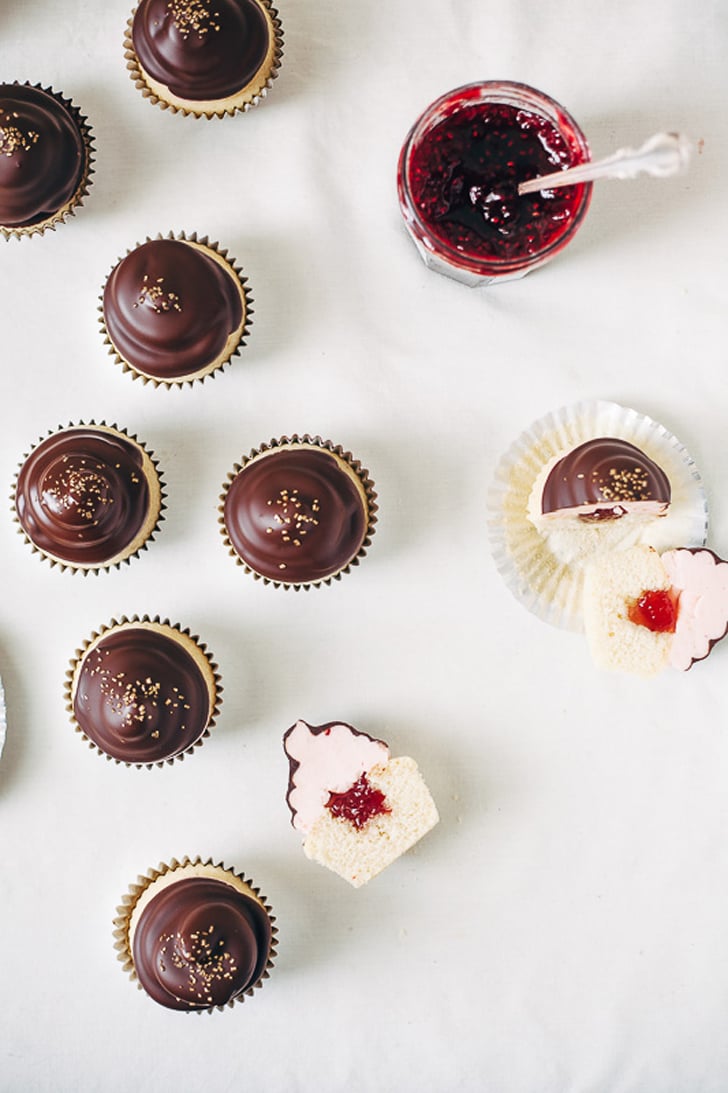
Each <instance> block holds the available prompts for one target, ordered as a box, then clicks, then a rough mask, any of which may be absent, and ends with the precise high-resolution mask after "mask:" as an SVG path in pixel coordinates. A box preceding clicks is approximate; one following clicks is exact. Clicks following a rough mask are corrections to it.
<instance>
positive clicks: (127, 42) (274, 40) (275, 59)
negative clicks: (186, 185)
mask: <svg viewBox="0 0 728 1093" xmlns="http://www.w3.org/2000/svg"><path fill="white" fill-rule="evenodd" d="M257 3H258V5H259V7H260V8H262V10H263V14H264V15H265V17H266V19H267V21H268V24H269V28H270V32H271V54H270V58H267V61H268V63H267V64H266V62H265V61H264V62H263V65H262V66H261V68H260V69H259V70H258V72H257V73H256V74H255V76H254V77H253V79H252V80H251V81H250V82H249V83H248V84H246V86H245V87H242V88H241V89H240V90H239V91H237V92H236V93H235V95H229V96H228V97H227V98H225V99H218V100H216V99H213V100H210V101H208V102H204V103H203V102H200V103H196V102H195V101H194V100H193V99H179V98H177V97H176V96H175V95H172V93H171V92H169V91H168V89H167V88H164V87H163V85H161V84H157V83H156V81H154V80H152V79H151V77H149V76H148V75H147V74H146V72H145V71H144V69H143V68H142V66H141V65H140V63H139V60H138V58H137V55H136V51H135V49H134V42H133V40H132V26H133V23H134V15H135V14H136V10H137V7H138V6H139V5H138V4H137V5H136V7H135V8H134V11H133V12H132V13H131V16H130V18H129V21H128V22H127V25H126V31H125V33H124V59H125V61H126V67H127V69H128V70H129V75H130V76H131V79H132V80H133V81H134V86H135V87H136V89H137V90H138V91H141V93H142V95H143V96H144V98H145V99H149V101H150V103H152V104H153V105H154V106H159V107H161V109H162V110H169V111H170V112H171V113H172V114H178V113H179V114H183V115H185V116H190V117H193V118H206V119H208V120H209V119H210V118H224V117H226V116H227V117H232V116H233V114H238V113H245V112H246V111H248V110H250V109H251V107H253V106H257V105H258V104H259V103H260V101H261V100H262V99H264V98H265V97H266V95H267V94H268V92H269V90H270V88H271V87H272V86H273V81H274V80H275V79H276V78H277V77H278V72H279V69H280V67H281V62H282V59H283V29H282V26H281V20H280V18H279V16H278V12H277V10H276V9H275V8H274V7H273V5H272V4H271V2H270V0H257ZM165 91H166V92H167V97H164V96H163V92H165Z"/></svg>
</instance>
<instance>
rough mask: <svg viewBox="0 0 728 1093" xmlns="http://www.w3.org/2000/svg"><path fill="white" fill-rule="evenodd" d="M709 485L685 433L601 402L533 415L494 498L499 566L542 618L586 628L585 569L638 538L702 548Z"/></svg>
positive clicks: (503, 465) (492, 532)
mask: <svg viewBox="0 0 728 1093" xmlns="http://www.w3.org/2000/svg"><path fill="white" fill-rule="evenodd" d="M706 530H707V507H706V501H705V492H704V490H703V485H702V481H701V478H700V475H699V473H698V471H697V469H696V467H695V463H694V461H693V459H692V458H691V456H690V454H689V453H688V452H687V450H686V449H685V447H684V446H683V445H682V444H681V443H680V441H679V440H677V438H676V437H675V436H673V435H672V434H671V433H669V432H668V431H667V429H665V428H664V427H663V426H662V425H660V424H659V423H658V422H656V421H653V420H652V419H651V418H649V417H647V416H646V415H645V414H641V413H638V412H637V411H635V410H632V409H629V408H627V407H624V406H620V405H618V404H617V403H613V402H605V401H601V400H594V401H587V402H581V403H577V404H575V405H573V406H566V407H562V408H561V409H559V410H555V411H553V412H551V413H550V414H547V415H546V416H545V417H543V418H541V419H539V420H538V421H535V422H534V423H533V424H532V425H531V426H530V427H529V428H528V429H527V430H525V431H524V432H523V433H522V434H521V436H520V437H518V438H517V439H516V440H515V441H514V442H513V443H512V444H511V446H510V448H509V449H508V450H507V451H506V452H505V453H504V455H503V456H502V457H501V459H500V461H499V463H498V466H497V468H496V472H495V476H494V481H493V483H492V485H491V489H490V492H489V496H488V531H489V536H490V542H491V549H492V552H493V557H494V559H495V562H496V565H497V567H498V569H499V571H500V572H501V574H502V576H503V578H504V580H505V581H506V584H507V585H508V587H509V589H510V590H511V591H512V592H513V594H514V595H515V596H516V597H517V598H518V599H519V600H520V601H521V602H522V603H523V604H524V605H525V606H526V607H528V609H529V610H531V611H533V612H534V613H535V614H536V615H538V616H539V617H540V618H542V619H543V620H544V621H546V622H549V623H551V624H552V625H555V626H561V627H564V628H565V629H571V630H583V628H584V620H583V590H584V573H585V570H586V567H587V566H588V565H589V564H590V562H591V561H593V560H594V559H595V558H597V557H600V556H602V555H605V556H606V555H608V554H610V553H612V552H613V551H617V550H623V549H628V548H629V547H631V546H634V545H636V544H640V543H641V544H644V545H647V546H651V547H654V548H655V549H656V550H666V549H668V548H670V547H673V546H675V545H676V544H681V545H685V546H696V547H697V546H702V545H703V543H704V542H705V537H706Z"/></svg>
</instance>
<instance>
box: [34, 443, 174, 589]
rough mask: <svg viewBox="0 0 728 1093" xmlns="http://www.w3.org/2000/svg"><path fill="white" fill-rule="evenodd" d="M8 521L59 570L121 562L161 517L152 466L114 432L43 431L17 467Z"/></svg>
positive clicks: (159, 485) (160, 490) (143, 452)
mask: <svg viewBox="0 0 728 1093" xmlns="http://www.w3.org/2000/svg"><path fill="white" fill-rule="evenodd" d="M13 506H14V511H15V518H16V520H17V522H18V524H19V526H20V530H21V532H22V533H23V535H24V536H25V539H26V541H27V542H28V543H29V544H30V546H31V547H32V548H33V550H34V551H37V552H38V553H39V554H41V555H42V556H43V557H44V558H47V559H48V560H49V561H50V563H51V565H59V566H60V567H61V569H66V568H68V569H71V570H73V571H75V572H82V573H89V572H96V571H98V570H99V569H108V568H110V567H111V566H118V565H120V564H121V563H122V562H128V561H130V559H131V558H132V557H134V556H135V555H136V554H138V553H139V552H140V550H142V548H144V547H145V546H146V545H147V543H148V542H149V540H150V539H151V538H152V537H153V535H154V532H155V530H156V528H157V526H158V523H159V521H160V519H162V518H163V509H164V487H163V482H162V479H161V476H160V473H159V469H158V466H157V463H156V460H155V458H154V456H153V454H152V453H150V452H149V451H147V449H146V448H145V447H144V445H143V444H141V443H140V441H139V440H137V439H136V437H133V436H130V435H129V434H128V433H126V432H124V431H123V430H121V429H119V428H117V427H116V426H115V425H114V426H108V425H95V424H94V423H93V422H91V423H90V424H89V425H85V424H80V425H69V426H68V427H67V428H65V429H60V430H57V431H55V432H51V433H50V434H49V435H48V436H46V437H45V438H44V439H43V440H41V441H39V443H38V444H37V445H36V446H35V447H34V448H33V450H32V451H31V452H30V453H29V454H28V455H27V456H26V457H25V458H24V460H23V462H22V463H21V465H20V469H19V471H18V475H17V478H16V482H15V489H14V492H13Z"/></svg>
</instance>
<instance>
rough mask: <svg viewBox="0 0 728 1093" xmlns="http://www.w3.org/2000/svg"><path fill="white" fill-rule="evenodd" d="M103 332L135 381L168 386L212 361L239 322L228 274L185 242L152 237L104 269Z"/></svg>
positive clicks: (235, 290)
mask: <svg viewBox="0 0 728 1093" xmlns="http://www.w3.org/2000/svg"><path fill="white" fill-rule="evenodd" d="M103 316H104V323H105V325H106V331H107V333H108V335H109V338H110V339H111V341H112V343H113V345H114V348H115V349H116V351H117V353H118V354H119V356H121V357H122V358H123V359H124V360H125V361H127V362H128V363H129V364H130V365H131V366H132V367H133V368H136V369H137V370H138V371H139V372H141V373H142V374H143V375H146V376H151V377H153V378H155V379H159V380H162V381H164V380H174V379H178V378H183V377H185V376H190V375H194V374H195V373H197V372H199V371H200V370H201V369H204V368H205V366H206V365H208V364H211V363H212V362H213V361H215V360H216V359H217V358H218V357H219V356H220V354H221V353H222V351H223V349H224V347H225V344H226V342H227V339H228V338H229V336H230V335H231V334H232V333H233V332H234V331H235V330H237V328H238V327H239V326H240V324H241V322H242V318H243V304H242V298H241V290H240V286H239V284H238V283H237V282H236V279H235V278H234V276H233V274H232V273H228V272H227V271H226V269H225V268H223V266H221V265H220V263H218V262H217V261H215V259H213V258H211V257H209V256H208V255H207V254H205V252H204V251H202V250H200V249H199V248H198V247H196V246H194V245H192V244H191V243H187V242H182V241H181V240H177V239H153V240H149V241H148V242H146V243H142V244H141V246H139V247H136V248H135V250H133V251H132V252H131V254H128V255H127V256H126V257H125V258H122V260H121V261H120V262H119V263H118V265H117V266H116V267H115V268H114V269H113V270H112V271H111V273H110V275H109V278H108V280H107V282H106V286H105V288H104V297H103Z"/></svg>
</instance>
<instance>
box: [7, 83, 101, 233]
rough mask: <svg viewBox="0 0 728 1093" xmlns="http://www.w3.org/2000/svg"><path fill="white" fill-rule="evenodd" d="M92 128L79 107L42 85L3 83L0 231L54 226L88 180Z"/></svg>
mask: <svg viewBox="0 0 728 1093" xmlns="http://www.w3.org/2000/svg"><path fill="white" fill-rule="evenodd" d="M91 163H92V141H91V130H90V128H89V126H88V124H87V122H86V118H84V117H83V116H82V115H81V112H80V111H79V110H78V108H77V107H75V106H73V104H72V103H71V102H70V101H69V100H68V99H65V98H63V96H62V95H59V94H57V93H56V92H54V91H52V90H51V89H50V88H42V87H41V86H40V84H35V85H31V84H29V83H24V84H21V83H18V82H15V83H0V234H1V235H4V236H5V238H6V239H9V238H10V237H11V236H14V237H16V238H19V237H20V236H23V235H32V234H34V233H38V232H44V231H45V230H46V228H55V226H56V225H57V224H60V223H61V222H62V221H63V220H65V218H66V217H67V216H69V215H71V214H72V213H73V212H74V211H75V209H76V207H77V206H78V205H80V204H82V202H83V198H84V196H85V194H86V193H87V191H88V187H89V185H90V176H91V174H92V169H91Z"/></svg>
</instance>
